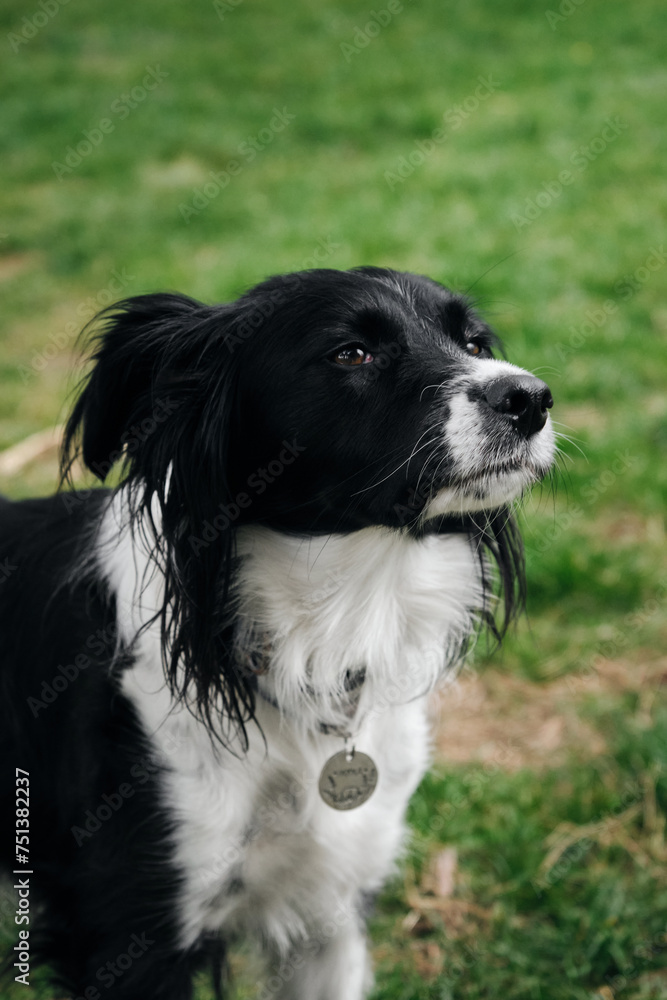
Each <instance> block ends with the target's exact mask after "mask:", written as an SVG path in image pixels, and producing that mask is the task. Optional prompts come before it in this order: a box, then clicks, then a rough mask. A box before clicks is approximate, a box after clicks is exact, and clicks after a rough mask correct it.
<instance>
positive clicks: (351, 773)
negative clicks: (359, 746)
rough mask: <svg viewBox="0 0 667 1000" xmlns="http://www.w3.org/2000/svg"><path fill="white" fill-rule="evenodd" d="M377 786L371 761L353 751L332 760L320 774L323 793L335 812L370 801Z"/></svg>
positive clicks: (353, 807) (344, 751)
mask: <svg viewBox="0 0 667 1000" xmlns="http://www.w3.org/2000/svg"><path fill="white" fill-rule="evenodd" d="M377 783H378V772H377V768H376V766H375V764H374V763H373V761H372V760H371V758H370V757H369V756H368V754H365V753H358V752H357V751H356V750H355V749H354V748H353V749H352V750H341V751H340V753H335V754H334V755H333V757H329V760H328V761H327V762H326V764H325V765H324V767H323V768H322V773H321V774H320V781H319V790H320V795H321V796H322V798H323V799H324V801H325V802H326V804H327V805H328V806H331V808H332V809H356V808H357V806H362V805H363V804H364V802H366V801H368V799H370V797H371V795H372V794H373V792H374V791H375V786H376V785H377Z"/></svg>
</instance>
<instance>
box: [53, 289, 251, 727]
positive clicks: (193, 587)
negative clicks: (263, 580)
mask: <svg viewBox="0 0 667 1000" xmlns="http://www.w3.org/2000/svg"><path fill="white" fill-rule="evenodd" d="M240 315H241V310H239V308H238V306H237V305H236V304H232V305H230V306H205V305H202V304H201V303H199V302H195V301H194V300H192V299H189V298H185V297H181V296H176V295H145V296H139V297H137V298H132V299H127V300H126V301H124V302H121V303H119V304H118V305H117V306H114V307H112V308H111V309H110V310H107V311H106V312H105V313H104V314H103V316H102V328H101V331H100V333H99V334H98V335H97V340H96V348H95V352H94V354H93V362H94V365H93V368H92V370H91V372H90V374H89V375H88V376H87V379H86V381H85V385H84V388H83V391H82V393H81V395H80V396H79V399H78V401H77V403H76V405H75V407H74V410H73V412H72V415H71V417H70V419H69V422H68V424H67V428H66V433H65V444H64V452H63V470H64V472H63V475H66V474H67V470H68V469H69V468H70V467H71V464H72V462H73V460H74V458H75V457H76V456H77V455H78V454H81V456H82V458H83V461H84V463H85V464H86V465H87V466H88V468H89V469H91V471H92V472H94V473H95V475H97V476H98V477H99V478H100V479H101V480H104V479H105V478H106V477H107V475H108V473H109V471H110V470H111V468H112V467H113V466H114V465H115V463H116V462H117V461H118V460H119V459H120V460H122V462H123V474H122V476H121V484H120V487H119V489H123V490H124V492H125V499H126V503H127V508H126V509H127V510H128V511H129V517H130V521H131V527H132V528H134V529H137V530H135V538H136V539H137V540H138V543H140V544H141V545H142V546H149V548H150V556H151V559H152V560H153V562H154V563H155V564H156V565H157V566H158V567H159V569H160V571H161V573H162V576H163V580H164V603H163V606H162V608H161V609H160V611H159V614H158V615H157V616H156V617H158V618H159V619H160V624H161V634H162V648H163V654H164V664H165V673H166V677H167V680H168V683H169V684H170V687H171V690H172V692H173V693H174V694H175V695H176V696H178V697H181V698H182V699H183V700H184V701H185V703H186V704H187V706H188V707H189V708H190V709H191V710H193V711H195V712H196V713H197V714H199V716H200V717H202V718H203V719H204V720H205V722H206V724H207V725H208V726H209V727H210V729H211V730H212V731H217V732H218V734H219V733H220V732H221V731H222V730H223V729H224V728H227V729H228V730H229V728H230V726H229V724H231V728H232V729H233V730H234V731H235V732H236V733H238V732H239V731H241V733H242V735H243V737H244V738H245V727H244V723H245V722H246V721H247V720H248V719H249V718H252V717H253V714H254V693H253V685H252V683H251V682H250V680H249V679H248V677H247V676H243V675H242V674H241V672H240V671H239V669H238V667H237V665H236V663H235V659H234V650H233V635H232V627H233V626H232V622H233V615H232V611H231V606H232V601H231V598H230V595H231V589H232V586H231V584H232V573H233V559H234V543H235V528H236V525H235V523H234V521H233V518H232V517H231V516H227V515H228V514H229V512H230V511H233V510H234V509H235V508H234V505H233V485H232V480H233V476H232V470H231V465H232V461H233V460H232V459H231V457H230V455H231V450H232V447H231V446H232V438H233V436H234V427H233V421H234V419H235V413H236V400H237V388H238V376H237V371H238V367H239V358H238V354H239V353H242V352H239V351H237V349H236V348H237V346H238V344H239V342H240V338H238V337H236V338H235V335H234V330H235V329H237V327H238V324H239V317H240ZM241 342H242V341H241ZM236 437H238V433H237V434H236Z"/></svg>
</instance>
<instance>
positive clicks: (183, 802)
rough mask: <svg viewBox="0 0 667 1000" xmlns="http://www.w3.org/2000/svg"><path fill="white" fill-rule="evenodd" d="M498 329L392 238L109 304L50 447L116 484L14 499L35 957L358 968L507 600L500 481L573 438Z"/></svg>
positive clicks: (7, 677) (26, 937) (347, 988)
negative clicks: (443, 739) (416, 796)
mask: <svg viewBox="0 0 667 1000" xmlns="http://www.w3.org/2000/svg"><path fill="white" fill-rule="evenodd" d="M499 348H500V345H499V341H498V340H497V338H496V336H495V335H494V334H493V333H492V331H491V329H490V328H489V327H488V326H487V325H486V323H485V322H484V321H483V320H482V319H481V318H480V317H479V316H478V315H477V314H476V312H475V311H474V309H473V308H472V306H471V304H470V303H469V302H468V301H467V300H466V299H465V298H464V297H463V296H461V295H458V294H455V293H454V292H452V291H450V290H448V289H446V288H445V287H444V286H442V285H440V284H438V283H437V282H435V281H433V280H431V279H429V278H427V277H423V276H419V275H414V274H409V273H403V272H398V271H393V270H389V269H383V268H373V267H360V268H356V269H353V270H350V271H335V270H330V269H321V270H311V271H303V272H300V273H296V274H291V275H282V276H276V277H272V278H269V279H268V280H266V281H264V282H262V283H261V284H259V285H258V286H257V287H255V288H253V289H252V290H250V291H248V292H246V293H245V294H243V295H241V297H240V298H239V299H238V300H237V301H235V302H233V303H231V304H225V305H215V306H208V305H203V304H201V303H200V302H197V301H194V300H193V299H191V298H187V297H184V296H180V295H176V294H153V295H142V296H138V297H134V298H130V299H127V300H125V301H123V302H120V303H118V304H117V305H116V306H113V307H111V308H110V309H109V310H107V311H106V312H105V313H104V314H103V315H102V317H101V319H100V325H99V327H98V332H97V335H96V339H95V341H94V351H93V354H92V367H91V370H90V373H89V374H88V376H87V377H86V379H85V380H84V385H83V389H82V392H81V394H80V395H79V397H78V400H77V402H76V404H75V405H74V408H73V410H72V413H71V416H70V419H69V422H68V423H67V426H66V431H65V437H64V453H63V470H64V471H63V474H64V481H65V484H66V485H67V481H68V478H70V477H69V470H71V468H72V463H73V462H75V461H79V462H82V463H83V464H84V465H85V467H87V469H88V470H90V471H91V472H92V473H93V474H94V475H95V476H96V477H97V478H98V479H99V480H100V481H103V482H105V481H106V482H111V483H112V484H115V485H112V486H111V487H108V486H107V487H97V488H95V489H90V490H79V491H76V490H73V489H62V488H61V490H60V491H59V492H58V493H57V494H56V495H55V496H53V497H50V498H45V499H31V500H23V501H18V502H9V501H8V500H6V499H3V500H1V501H0V566H4V567H5V568H6V571H5V575H4V579H3V582H2V583H1V584H0V661H1V669H2V699H1V702H0V711H1V713H2V724H1V732H2V736H1V741H2V756H3V760H4V761H5V764H6V765H7V767H6V770H5V777H4V779H3V790H2V795H3V799H2V801H3V815H4V816H9V815H10V812H11V814H12V815H13V814H14V809H15V807H16V806H17V804H18V806H19V808H18V810H17V817H19V818H17V826H16V838H14V835H13V833H12V835H11V841H12V842H11V843H10V844H7V845H6V850H5V852H4V853H5V860H6V863H7V866H8V869H9V871H10V872H11V873H13V874H12V878H13V879H14V880H15V884H17V887H18V889H19V892H18V898H19V902H18V908H17V910H16V923H17V931H18V933H19V936H20V937H19V944H18V945H17V950H16V949H15V951H14V965H13V970H12V971H13V975H14V977H15V978H18V977H19V976H21V975H24V976H25V972H24V971H23V969H24V967H25V968H29V967H30V964H31V963H32V962H34V963H36V962H41V961H44V962H46V963H48V965H49V966H50V968H51V969H52V970H53V973H54V976H55V981H56V982H57V983H59V984H61V986H62V988H63V989H67V990H69V991H70V993H71V995H73V996H75V997H77V998H85V1000H96V998H99V997H119V998H121V997H122V998H123V1000H187V998H189V997H191V996H192V995H193V994H192V991H193V985H192V983H193V977H194V975H195V973H197V972H198V971H199V970H200V969H202V968H203V967H206V968H208V969H211V970H212V973H213V979H214V980H215V983H216V990H217V995H219V996H220V995H222V993H221V991H222V990H223V989H224V984H225V982H226V981H227V975H226V972H225V968H226V963H225V949H226V945H227V944H228V943H229V942H233V941H235V940H238V939H239V938H248V939H251V940H254V941H255V942H258V943H259V946H260V948H261V950H262V951H263V954H264V955H265V957H266V963H267V977H268V978H267V984H266V986H265V987H264V990H265V992H263V993H262V994H261V995H262V996H264V995H266V996H271V997H272V998H274V1000H288V998H289V1000H360V998H362V997H363V996H365V995H366V994H367V992H368V990H369V989H370V988H371V985H372V970H371V964H370V961H369V956H368V948H367V942H366V935H365V919H366V916H367V914H368V912H369V908H370V907H371V906H372V903H373V899H374V897H375V896H376V894H377V893H378V891H379V890H380V888H381V887H382V885H383V883H384V882H385V880H386V879H387V877H388V876H389V875H390V874H391V873H392V872H393V871H394V866H395V863H396V858H397V856H398V855H399V854H400V851H401V847H402V844H403V842H404V838H405V820H404V815H405V811H406V806H407V803H408V800H409V799H410V796H411V795H412V793H413V792H414V790H415V788H416V787H417V785H418V783H419V781H420V779H421V778H422V776H423V774H424V772H425V770H426V769H427V767H428V764H429V722H428V720H429V714H428V709H427V702H428V695H429V693H430V692H431V691H433V689H434V688H435V687H436V686H437V685H438V683H439V682H440V681H441V680H442V679H443V678H445V677H447V676H450V675H451V672H452V671H453V670H454V668H455V666H456V664H457V663H460V661H461V657H462V656H463V655H464V654H465V652H466V650H467V649H468V647H469V646H470V644H471V642H472V641H473V640H474V639H475V637H476V636H477V635H478V634H479V632H480V631H482V630H485V629H491V631H492V633H494V634H495V636H496V637H497V638H500V637H501V636H502V634H503V632H504V630H505V629H506V627H507V624H508V623H509V621H510V620H511V619H512V618H513V617H514V615H515V614H516V613H517V611H518V610H519V609H520V607H521V604H522V601H523V597H524V591H525V584H524V570H523V557H522V548H521V541H520V537H519V534H518V531H517V528H516V524H515V521H514V519H513V517H512V506H513V504H514V502H515V501H516V500H517V499H518V498H519V497H520V496H521V494H522V493H523V492H524V491H525V490H526V489H528V488H529V487H530V486H531V484H533V483H535V482H537V481H538V480H540V479H541V478H542V477H544V476H545V475H546V474H547V472H548V471H549V469H550V467H551V465H552V461H553V457H554V450H555V444H554V432H553V429H552V424H551V420H550V415H549V412H548V411H549V409H550V408H551V406H552V403H553V401H552V397H551V393H550V391H549V388H548V386H547V385H546V384H545V383H544V382H542V381H541V380H540V379H538V378H536V377H535V376H533V375H531V374H529V373H528V372H526V371H524V370H523V369H521V368H517V367H515V366H514V365H512V364H510V363H508V362H507V361H505V360H503V359H496V358H494V357H493V352H494V351H496V352H497V351H498V350H499ZM69 485H71V483H70V484H69ZM5 826H7V824H5ZM14 839H15V840H16V844H14ZM24 873H26V874H25V875H24ZM10 962H11V960H10ZM17 970H18V971H17ZM20 981H24V982H25V981H27V980H26V979H23V980H20Z"/></svg>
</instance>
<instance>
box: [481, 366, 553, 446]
mask: <svg viewBox="0 0 667 1000" xmlns="http://www.w3.org/2000/svg"><path fill="white" fill-rule="evenodd" d="M482 398H483V399H484V400H485V401H486V402H487V403H488V405H489V406H490V407H491V409H492V410H495V411H496V413H502V414H504V415H505V416H506V417H509V418H510V420H511V421H512V423H513V424H514V426H515V427H516V429H517V431H518V432H519V433H520V434H523V436H524V437H527V438H528V437H530V436H531V434H536V433H537V432H538V431H541V430H542V428H543V427H544V425H545V424H546V422H547V410H550V409H551V407H552V406H553V405H554V401H553V398H552V395H551V390H550V389H549V386H548V385H547V384H546V382H542V380H541V379H539V378H535V376H534V375H505V376H503V377H502V378H497V379H494V380H493V382H490V383H489V384H488V385H487V387H486V389H485V390H484V394H483V397H482Z"/></svg>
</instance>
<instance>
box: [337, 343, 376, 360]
mask: <svg viewBox="0 0 667 1000" xmlns="http://www.w3.org/2000/svg"><path fill="white" fill-rule="evenodd" d="M331 360H332V361H334V362H335V363H336V364H337V365H367V364H370V362H371V361H373V360H375V359H374V358H373V355H372V354H371V353H370V352H369V351H367V350H366V348H365V347H364V346H363V344H346V345H345V347H340V348H339V349H338V350H337V351H336V352H335V354H332V355H331Z"/></svg>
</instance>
